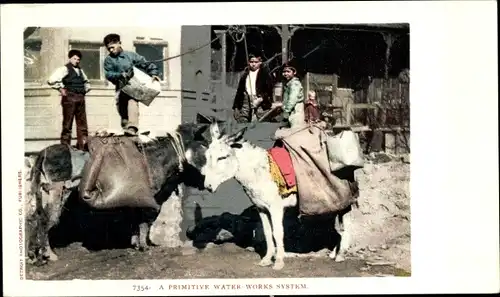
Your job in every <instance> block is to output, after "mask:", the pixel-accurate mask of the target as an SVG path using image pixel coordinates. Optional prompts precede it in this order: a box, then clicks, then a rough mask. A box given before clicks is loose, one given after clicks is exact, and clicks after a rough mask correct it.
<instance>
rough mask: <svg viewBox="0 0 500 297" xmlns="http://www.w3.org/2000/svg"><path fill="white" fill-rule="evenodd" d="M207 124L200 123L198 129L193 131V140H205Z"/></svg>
mask: <svg viewBox="0 0 500 297" xmlns="http://www.w3.org/2000/svg"><path fill="white" fill-rule="evenodd" d="M208 127H209V125H206V124H204V125H201V126H200V127H199V128H198V130H196V131H195V132H194V139H195V140H205V135H204V134H205V132H206V131H207V129H208Z"/></svg>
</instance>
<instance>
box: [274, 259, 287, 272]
mask: <svg viewBox="0 0 500 297" xmlns="http://www.w3.org/2000/svg"><path fill="white" fill-rule="evenodd" d="M283 267H285V262H284V261H283V260H277V261H276V262H275V263H274V265H273V269H274V270H281V269H283Z"/></svg>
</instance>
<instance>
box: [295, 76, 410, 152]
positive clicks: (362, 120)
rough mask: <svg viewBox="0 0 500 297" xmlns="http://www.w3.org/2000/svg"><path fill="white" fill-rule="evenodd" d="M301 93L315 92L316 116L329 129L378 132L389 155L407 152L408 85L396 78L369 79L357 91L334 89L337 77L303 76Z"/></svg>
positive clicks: (408, 124)
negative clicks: (326, 124) (319, 116)
mask: <svg viewBox="0 0 500 297" xmlns="http://www.w3.org/2000/svg"><path fill="white" fill-rule="evenodd" d="M303 84H304V91H305V92H306V93H307V92H308V91H309V90H315V91H316V93H317V98H318V102H319V105H320V107H319V109H320V113H321V114H322V117H323V119H324V120H325V121H326V122H327V123H328V124H329V126H330V128H331V129H343V128H346V129H347V128H349V129H352V130H354V131H356V132H360V133H364V132H374V131H378V132H380V133H382V134H383V135H384V137H383V138H384V140H383V141H382V142H383V144H382V146H384V147H385V149H386V151H388V152H391V153H405V152H409V151H410V143H409V131H410V129H409V127H410V103H409V102H410V100H409V84H405V83H400V82H399V80H398V79H397V78H391V79H389V80H384V79H378V78H377V79H372V80H370V81H368V83H367V84H366V86H365V87H364V88H363V87H362V88H360V89H359V90H356V91H354V90H352V89H347V88H339V87H338V76H337V75H324V74H315V73H307V74H306V76H305V79H304V80H303Z"/></svg>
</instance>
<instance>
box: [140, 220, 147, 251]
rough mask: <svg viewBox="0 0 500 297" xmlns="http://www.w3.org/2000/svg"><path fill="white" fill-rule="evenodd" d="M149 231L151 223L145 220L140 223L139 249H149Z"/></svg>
mask: <svg viewBox="0 0 500 297" xmlns="http://www.w3.org/2000/svg"><path fill="white" fill-rule="evenodd" d="M148 233H149V224H148V222H143V223H140V224H139V250H141V251H145V250H147V249H148V242H147V240H148Z"/></svg>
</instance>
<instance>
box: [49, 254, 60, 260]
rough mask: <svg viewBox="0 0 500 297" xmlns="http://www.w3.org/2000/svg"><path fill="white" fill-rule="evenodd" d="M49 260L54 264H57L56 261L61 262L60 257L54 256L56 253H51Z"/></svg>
mask: <svg viewBox="0 0 500 297" xmlns="http://www.w3.org/2000/svg"><path fill="white" fill-rule="evenodd" d="M48 260H49V261H52V262H55V261H57V260H59V257H58V256H57V255H56V254H54V253H49V255H48Z"/></svg>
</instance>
